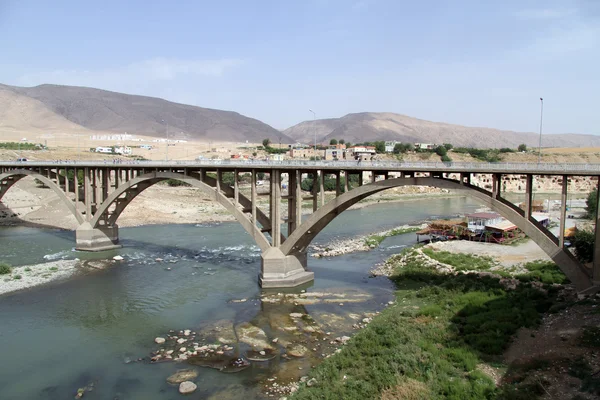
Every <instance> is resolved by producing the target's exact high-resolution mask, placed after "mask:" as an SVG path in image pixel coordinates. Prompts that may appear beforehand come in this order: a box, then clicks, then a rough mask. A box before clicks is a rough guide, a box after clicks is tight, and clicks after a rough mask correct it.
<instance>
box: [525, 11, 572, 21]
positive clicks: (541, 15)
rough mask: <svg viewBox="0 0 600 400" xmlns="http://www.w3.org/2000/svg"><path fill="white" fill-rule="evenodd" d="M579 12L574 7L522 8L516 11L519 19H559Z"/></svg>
mask: <svg viewBox="0 0 600 400" xmlns="http://www.w3.org/2000/svg"><path fill="white" fill-rule="evenodd" d="M576 13H577V10H576V9H574V8H570V9H552V8H544V9H529V10H520V11H517V12H516V13H515V16H516V17H517V18H519V19H525V20H530V19H559V18H565V17H568V16H571V15H574V14H576Z"/></svg>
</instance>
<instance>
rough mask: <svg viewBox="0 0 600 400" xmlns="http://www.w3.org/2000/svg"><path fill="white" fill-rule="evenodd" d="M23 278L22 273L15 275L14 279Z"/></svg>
mask: <svg viewBox="0 0 600 400" xmlns="http://www.w3.org/2000/svg"><path fill="white" fill-rule="evenodd" d="M21 278H22V276H21V275H15V276H13V279H17V280H19V279H21Z"/></svg>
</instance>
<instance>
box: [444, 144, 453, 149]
mask: <svg viewBox="0 0 600 400" xmlns="http://www.w3.org/2000/svg"><path fill="white" fill-rule="evenodd" d="M444 147H445V148H446V150H452V148H453V147H454V146H453V145H452V144H451V143H444Z"/></svg>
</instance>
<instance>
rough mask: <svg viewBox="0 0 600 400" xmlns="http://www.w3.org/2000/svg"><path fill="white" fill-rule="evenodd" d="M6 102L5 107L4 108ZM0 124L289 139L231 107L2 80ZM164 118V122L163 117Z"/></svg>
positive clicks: (219, 138)
mask: <svg viewBox="0 0 600 400" xmlns="http://www.w3.org/2000/svg"><path fill="white" fill-rule="evenodd" d="M1 106H4V107H1ZM0 109H1V110H2V111H0V129H7V130H11V131H22V132H23V133H26V132H29V131H32V130H35V131H36V132H39V131H54V132H56V131H63V132H69V133H77V132H82V131H83V132H85V133H89V132H90V131H95V132H115V133H124V132H127V133H129V134H134V135H145V136H157V137H164V136H165V133H166V129H167V124H168V129H169V136H170V137H172V138H176V139H187V140H211V141H215V142H244V141H246V140H247V141H249V142H250V143H258V142H261V141H262V140H263V139H264V138H270V139H271V140H272V141H273V142H278V141H279V140H280V137H281V141H282V142H283V143H291V142H292V139H290V138H289V137H287V136H285V135H284V134H282V133H281V132H280V131H278V130H276V129H275V128H273V127H271V126H269V125H267V124H265V123H263V122H261V121H258V120H256V119H253V118H248V117H245V116H243V115H241V114H238V113H236V112H232V111H222V110H214V109H210V108H202V107H196V106H190V105H185V104H179V103H173V102H170V101H167V100H163V99H159V98H154V97H146V96H136V95H130V94H124V93H116V92H109V91H106V90H100V89H93V88H86V87H77V86H59V85H40V86H35V87H16V86H8V85H0ZM163 120H164V121H165V122H163Z"/></svg>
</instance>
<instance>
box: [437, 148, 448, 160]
mask: <svg viewBox="0 0 600 400" xmlns="http://www.w3.org/2000/svg"><path fill="white" fill-rule="evenodd" d="M435 153H436V154H437V155H438V156H441V157H443V156H445V155H446V154H447V153H448V150H446V147H444V146H438V147H436V149H435Z"/></svg>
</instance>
